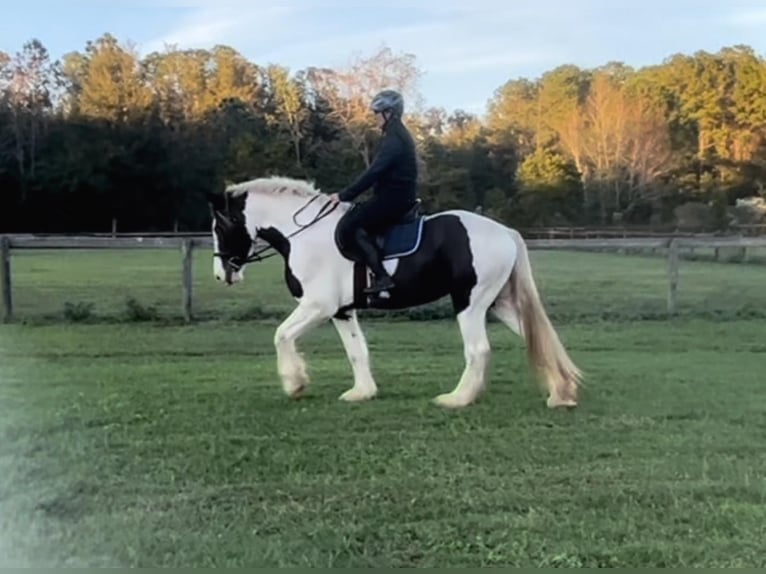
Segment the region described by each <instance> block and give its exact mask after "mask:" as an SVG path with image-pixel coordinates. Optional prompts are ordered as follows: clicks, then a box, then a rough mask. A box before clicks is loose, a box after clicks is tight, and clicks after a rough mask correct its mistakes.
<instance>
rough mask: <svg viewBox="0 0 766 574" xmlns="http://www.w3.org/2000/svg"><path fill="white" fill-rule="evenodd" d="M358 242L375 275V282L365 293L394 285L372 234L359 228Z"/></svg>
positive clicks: (357, 231) (357, 232)
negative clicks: (371, 236)
mask: <svg viewBox="0 0 766 574" xmlns="http://www.w3.org/2000/svg"><path fill="white" fill-rule="evenodd" d="M355 236H356V244H357V245H358V246H359V250H360V251H361V252H362V256H363V257H364V259H365V262H366V263H367V266H368V267H369V268H370V270H372V272H373V274H374V275H375V282H374V283H373V284H372V286H371V287H370V288H369V289H365V293H378V292H380V291H386V290H388V289H392V288H393V287H394V280H393V279H391V276H390V275H389V274H388V271H386V269H385V267H383V263H382V261H381V258H380V252H379V251H378V248H377V247H376V246H375V245H374V244H373V242H372V239H371V238H370V235H369V234H368V233H367V231H365V230H364V229H357V230H356V233H355Z"/></svg>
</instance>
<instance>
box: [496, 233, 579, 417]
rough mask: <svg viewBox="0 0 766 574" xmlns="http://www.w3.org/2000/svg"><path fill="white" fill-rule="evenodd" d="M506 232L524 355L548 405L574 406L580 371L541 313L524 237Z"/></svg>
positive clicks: (512, 302)
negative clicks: (512, 249) (513, 250)
mask: <svg viewBox="0 0 766 574" xmlns="http://www.w3.org/2000/svg"><path fill="white" fill-rule="evenodd" d="M510 231H511V234H512V236H513V240H514V242H515V243H516V246H517V260H516V265H515V266H514V268H513V271H512V272H511V278H510V296H511V304H512V305H513V307H514V308H515V311H516V312H517V313H518V315H519V323H520V325H519V327H520V329H521V335H522V337H524V341H525V343H526V347H527V358H528V360H529V362H530V364H531V365H533V366H534V367H535V368H536V370H537V372H538V374H539V375H540V377H541V379H542V380H543V381H544V382H545V384H546V386H547V390H548V392H549V396H548V406H549V407H557V406H575V405H576V404H577V391H578V387H579V385H580V382H581V379H582V372H581V371H580V369H578V368H577V366H576V365H575V364H574V362H573V361H572V359H570V358H569V355H568V354H567V352H566V350H565V349H564V346H563V345H562V344H561V341H560V340H559V337H558V334H557V333H556V330H555V329H554V328H553V325H552V324H551V321H550V319H549V318H548V315H547V313H546V312H545V308H544V307H543V303H542V301H541V300H540V294H539V293H538V291H537V285H536V284H535V279H534V277H533V275H532V266H531V265H530V262H529V251H528V250H527V246H526V244H525V242H524V239H523V238H522V237H521V234H519V233H518V232H517V231H515V230H510Z"/></svg>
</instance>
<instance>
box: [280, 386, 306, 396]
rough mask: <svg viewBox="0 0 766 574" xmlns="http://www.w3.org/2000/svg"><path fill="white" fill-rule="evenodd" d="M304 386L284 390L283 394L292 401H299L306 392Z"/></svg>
mask: <svg viewBox="0 0 766 574" xmlns="http://www.w3.org/2000/svg"><path fill="white" fill-rule="evenodd" d="M306 386H307V385H298V386H297V387H291V388H290V389H285V394H286V395H287V396H288V397H289V398H291V399H293V400H298V399H301V398H303V395H304V394H305V392H306Z"/></svg>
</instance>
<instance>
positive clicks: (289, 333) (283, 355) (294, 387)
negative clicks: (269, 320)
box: [274, 302, 329, 398]
mask: <svg viewBox="0 0 766 574" xmlns="http://www.w3.org/2000/svg"><path fill="white" fill-rule="evenodd" d="M328 318H329V315H328V313H327V312H326V311H325V310H324V309H322V308H321V307H320V306H317V305H312V304H310V303H306V302H303V303H301V304H300V305H298V307H296V308H295V310H293V312H292V313H290V316H289V317H287V319H285V320H284V322H283V323H282V324H281V325H279V327H277V330H276V333H275V334H274V347H275V348H276V351H277V372H278V373H279V376H280V378H281V379H282V388H283V389H284V391H285V393H286V394H287V395H288V396H289V397H292V398H298V397H300V396H301V394H302V393H303V391H304V389H305V388H306V385H308V383H309V377H308V375H307V374H306V363H305V362H304V361H303V357H301V356H300V354H299V353H298V351H297V350H296V348H295V342H296V341H297V340H298V338H299V337H300V336H301V335H303V334H305V333H307V332H308V331H310V330H311V329H313V328H314V327H316V326H317V325H319V324H320V323H322V322H324V321H326V320H327V319H328Z"/></svg>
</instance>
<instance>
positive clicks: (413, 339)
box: [0, 251, 766, 567]
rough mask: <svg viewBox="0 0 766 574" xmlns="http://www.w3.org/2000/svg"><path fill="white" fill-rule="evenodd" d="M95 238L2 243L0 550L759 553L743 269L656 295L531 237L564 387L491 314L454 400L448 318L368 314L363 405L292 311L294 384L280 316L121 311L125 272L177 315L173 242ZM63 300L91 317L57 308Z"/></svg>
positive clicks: (72, 555)
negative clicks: (70, 250) (477, 390)
mask: <svg viewBox="0 0 766 574" xmlns="http://www.w3.org/2000/svg"><path fill="white" fill-rule="evenodd" d="M110 255H111V256H112V257H114V254H108V253H100V254H86V253H76V254H66V255H64V256H58V257H56V256H54V255H51V254H47V253H46V254H26V253H25V254H22V255H21V256H18V257H16V258H15V259H14V269H15V271H16V279H17V298H16V300H17V302H18V303H19V305H20V307H19V309H20V313H19V315H24V316H25V317H31V318H33V319H38V320H37V321H32V322H31V324H26V325H25V324H15V325H6V326H0V565H27V566H119V567H129V566H240V565H242V566H336V567H337V566H482V565H514V566H559V567H566V566H707V567H718V566H748V567H757V566H766V558H765V557H766V543H764V542H763V541H764V540H766V480H764V476H766V457H764V456H763V444H764V440H765V439H766V414H765V413H766V386H764V384H763V382H764V372H766V371H765V370H764V367H763V365H764V364H766V337H765V335H766V327H764V323H763V320H762V318H760V317H762V315H758V313H759V312H760V309H762V308H763V303H764V297H765V296H764V292H763V285H764V284H766V282H764V269H762V268H759V267H757V266H755V265H748V266H745V265H734V264H732V265H727V264H712V263H700V262H684V263H683V265H682V272H681V291H680V295H681V299H680V300H681V303H682V305H683V307H682V310H683V314H682V317H680V318H677V319H674V320H660V319H661V318H662V310H663V306H664V301H665V291H664V280H665V276H664V264H663V262H661V261H656V260H653V259H652V258H649V257H619V256H608V255H596V254H560V253H541V252H535V253H534V264H535V268H536V270H537V271H538V282H539V284H540V287H541V290H542V291H543V295H544V297H545V298H546V303H547V305H548V307H549V308H550V309H551V310H552V313H553V314H554V315H555V316H557V317H558V319H559V320H558V321H557V324H556V325H557V327H558V328H559V332H560V334H561V337H562V339H563V341H564V342H565V344H566V345H567V347H568V348H569V350H570V352H571V354H572V356H573V358H574V359H575V361H576V362H577V363H578V364H579V365H580V366H581V367H582V368H583V369H584V370H585V371H586V372H587V375H588V379H587V381H588V387H587V389H586V390H585V392H584V393H583V397H582V403H581V406H580V407H579V408H578V409H577V410H575V411H571V412H551V411H549V410H548V409H546V408H545V406H544V401H543V397H542V396H541V394H540V392H539V391H538V389H537V388H536V386H535V384H534V383H533V381H532V380H531V379H530V377H529V375H528V372H527V370H526V367H525V359H524V352H523V346H522V344H521V342H520V340H519V339H518V338H517V337H515V336H514V335H512V334H511V333H510V332H509V331H507V330H506V329H504V328H502V327H501V326H500V325H498V324H492V325H490V331H491V333H490V339H491V342H492V344H493V351H494V353H493V361H492V367H491V376H492V382H491V385H490V388H489V390H488V393H487V394H486V395H484V396H483V398H482V400H481V401H480V402H479V403H478V404H476V405H475V406H473V407H471V408H469V409H466V410H463V411H458V412H452V411H443V410H441V409H439V408H438V407H436V406H434V405H432V404H431V399H432V398H433V397H434V396H436V395H437V394H439V393H442V392H446V391H449V390H451V389H452V388H453V386H454V385H455V383H456V382H457V379H458V378H459V376H460V372H461V370H462V368H463V354H462V348H461V344H460V338H459V333H458V330H457V328H456V326H455V324H454V322H453V321H451V320H450V321H419V322H411V323H410V322H408V323H403V322H395V321H382V320H375V321H369V320H368V321H364V322H363V329H364V331H365V334H366V336H367V338H368V340H369V344H370V349H371V355H372V361H373V370H374V373H375V376H376V379H377V382H378V384H379V387H380V391H381V393H380V396H379V398H377V399H376V400H374V401H371V402H369V403H365V404H359V405H348V404H344V403H341V402H339V401H338V400H337V397H338V396H339V395H340V394H341V393H342V392H343V391H344V390H346V389H347V388H349V387H350V385H351V382H352V379H351V370H350V367H349V365H348V363H347V361H346V358H345V355H344V353H343V349H342V346H341V344H340V341H339V338H338V336H337V334H336V333H335V332H334V330H333V329H332V327H331V326H325V327H322V328H320V329H318V330H317V331H315V332H312V333H310V334H309V335H308V336H307V337H306V338H305V339H303V340H302V341H301V343H300V344H299V347H300V350H301V351H302V352H303V353H304V356H305V358H306V360H307V362H308V364H309V369H310V373H311V376H312V384H311V386H310V388H309V392H308V395H307V396H306V398H304V399H303V400H301V401H297V402H293V401H290V400H289V399H287V398H286V397H284V395H283V394H282V391H281V388H280V385H279V381H278V379H277V377H276V370H275V358H274V352H273V346H272V337H273V332H274V328H275V326H276V324H277V321H276V320H262V321H205V322H199V323H195V324H192V325H188V326H187V325H179V324H177V323H175V324H174V323H173V322H167V321H158V322H149V323H138V322H129V321H124V320H120V319H121V318H124V317H123V315H122V313H123V310H124V309H125V304H124V298H125V297H127V296H132V297H135V298H136V299H137V300H138V301H139V302H140V304H141V305H143V306H152V305H156V306H157V308H158V312H160V313H161V314H162V316H172V314H173V313H174V312H176V308H177V305H176V300H177V299H179V298H180V297H178V295H179V293H178V291H179V289H178V287H177V283H178V281H177V277H178V274H179V269H178V268H179V267H180V265H179V264H178V263H179V262H178V257H176V254H171V253H169V252H162V251H158V252H155V253H146V252H141V253H139V252H130V253H129V254H124V255H123V254H120V258H112V259H110ZM198 257H199V261H195V263H199V264H198V265H197V276H196V281H197V283H198V294H199V299H198V303H199V306H200V309H201V311H202V312H204V313H207V315H206V318H209V319H212V318H216V317H226V316H233V317H237V316H239V317H241V316H242V315H243V314H244V313H245V312H247V311H248V309H249V307H250V306H252V305H257V306H259V309H260V310H259V312H261V313H264V314H269V313H272V314H279V313H281V312H282V311H287V310H288V309H289V308H290V306H291V301H290V299H289V296H287V295H286V293H284V288H283V287H282V286H281V284H280V281H281V280H280V277H279V269H278V267H273V266H272V267H263V268H255V269H252V270H250V271H249V273H248V281H247V283H246V284H245V285H243V286H242V288H237V289H226V288H223V287H221V286H218V285H216V284H214V283H213V282H212V281H210V279H209V268H208V263H209V259H208V258H207V256H206V255H205V254H199V256H198ZM117 261H119V265H120V267H119V268H118V269H116V270H115V265H116V264H117V263H116V262H117ZM107 270H109V271H110V272H109V273H107V272H106V271H107ZM64 301H70V302H80V301H90V302H93V303H94V313H96V314H97V318H99V319H101V318H103V317H106V318H107V319H108V322H107V321H105V320H101V321H96V322H94V323H93V324H77V323H73V322H66V321H60V320H55V321H54V320H53V319H59V318H60V314H61V313H62V310H61V308H62V306H63V302H64ZM605 310H606V311H605ZM748 316H752V317H756V318H755V319H752V318H751V319H747V317H748ZM604 317H606V318H609V319H610V320H607V321H604V320H603V318H604ZM642 317H648V318H651V319H653V320H651V321H637V320H636V319H639V318H642ZM738 317H739V318H738ZM711 319H725V320H711Z"/></svg>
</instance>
